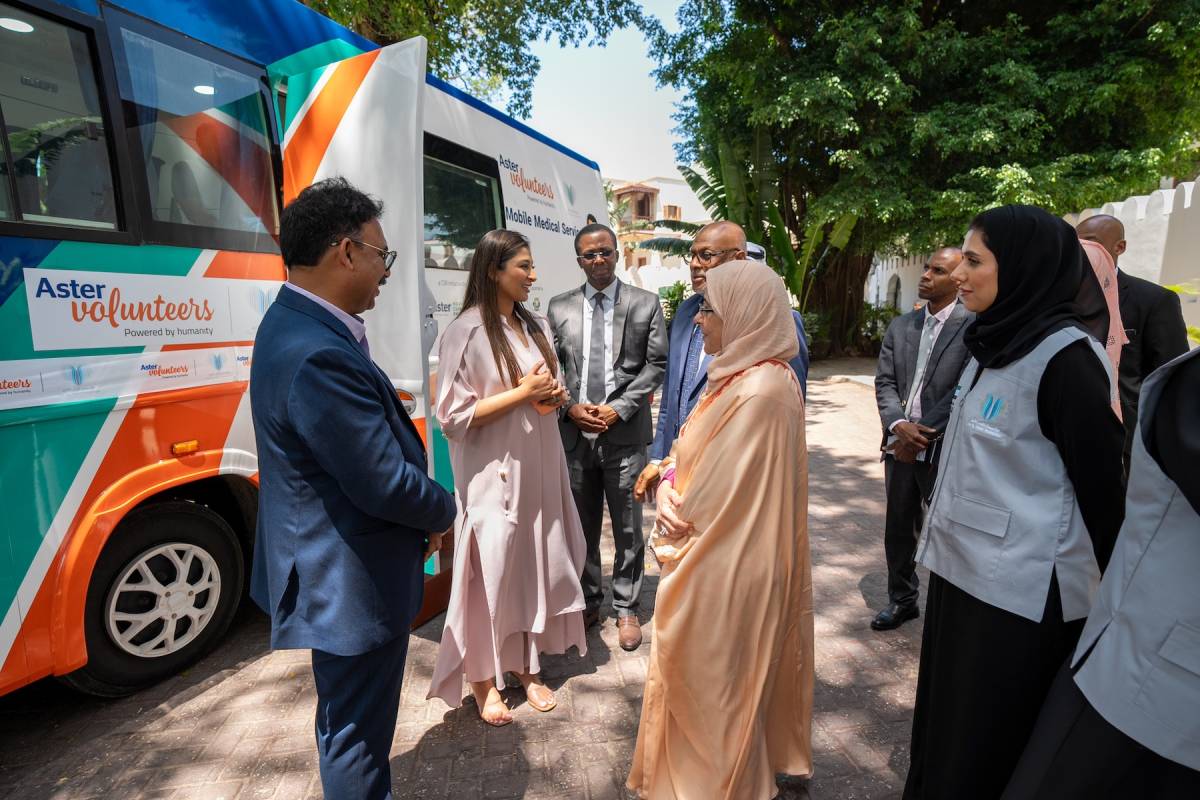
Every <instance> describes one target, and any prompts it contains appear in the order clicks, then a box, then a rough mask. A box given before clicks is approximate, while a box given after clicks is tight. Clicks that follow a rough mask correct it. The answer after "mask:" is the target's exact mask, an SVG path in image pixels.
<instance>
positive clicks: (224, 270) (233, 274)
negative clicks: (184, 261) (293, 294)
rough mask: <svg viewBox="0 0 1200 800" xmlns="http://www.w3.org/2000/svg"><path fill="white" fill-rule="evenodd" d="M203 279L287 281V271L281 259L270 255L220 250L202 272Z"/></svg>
mask: <svg viewBox="0 0 1200 800" xmlns="http://www.w3.org/2000/svg"><path fill="white" fill-rule="evenodd" d="M204 277H206V278H246V279H251V280H259V281H282V280H287V271H286V270H285V269H284V268H283V258H281V257H280V256H277V255H273V254H271V253H238V252H234V251H231V250H222V251H220V252H218V253H217V255H216V257H214V258H213V260H212V263H210V264H209V265H208V269H206V270H204Z"/></svg>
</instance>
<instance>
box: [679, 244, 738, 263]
mask: <svg viewBox="0 0 1200 800" xmlns="http://www.w3.org/2000/svg"><path fill="white" fill-rule="evenodd" d="M736 252H737V248H736V247H730V248H727V249H725V250H689V251H688V262H689V263H690V262H692V261H695V262H696V263H698V264H702V265H705V266H707V265H709V264H712V263H713V262H715V261H716V260H717V259H718V258H720V257H721V256H723V255H725V254H726V253H736Z"/></svg>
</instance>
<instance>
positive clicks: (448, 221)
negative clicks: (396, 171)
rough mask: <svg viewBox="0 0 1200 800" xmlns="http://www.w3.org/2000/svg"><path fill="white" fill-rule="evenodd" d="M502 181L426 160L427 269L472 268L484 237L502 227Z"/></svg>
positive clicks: (448, 164)
mask: <svg viewBox="0 0 1200 800" xmlns="http://www.w3.org/2000/svg"><path fill="white" fill-rule="evenodd" d="M500 220H501V217H500V190H499V181H498V180H497V179H496V178H495V177H493V176H491V175H485V174H483V173H480V172H475V171H474V170H469V169H464V168H463V167H459V166H456V165H454V164H450V163H447V162H445V161H442V160H440V159H437V158H432V157H430V156H425V266H426V267H428V268H433V269H460V270H467V269H470V268H471V260H470V259H471V254H472V253H473V252H474V247H475V245H476V244H478V243H479V240H480V239H481V238H482V237H483V235H484V234H485V233H487V232H488V231H490V230H493V229H495V228H499V227H501V222H500Z"/></svg>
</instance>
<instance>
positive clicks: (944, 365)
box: [871, 247, 975, 631]
mask: <svg viewBox="0 0 1200 800" xmlns="http://www.w3.org/2000/svg"><path fill="white" fill-rule="evenodd" d="M960 260H962V252H961V251H960V250H958V249H957V248H953V247H945V248H942V249H941V250H938V251H937V252H936V253H934V254H933V255H932V256H930V258H929V261H928V262H927V263H926V264H925V272H924V273H923V274H922V275H921V282H920V284H919V285H918V287H917V294H918V295H919V296H920V297H921V299H922V300H925V301H927V302H926V304H925V307H924V308H921V309H918V310H916V311H910V312H909V313H907V314H904V315H903V316H900V317H897V318H896V319H894V320H892V324H891V325H889V326H888V329H887V333H885V334H884V336H883V347H882V349H881V350H880V352H879V365H878V367H877V369H876V373H875V399H876V401H877V402H878V404H879V419H880V422H882V423H883V445H882V450H883V456H882V457H883V475H884V486H885V487H886V488H885V492H886V494H887V518H886V521H885V523H884V534H883V549H884V553H885V555H886V557H887V567H888V605H887V607H886V608H884V609H883V610H882V611H880V612H879V613H878V614H877V615H876V616H875V619H873V620H872V621H871V627H872V628H874V629H875V630H877V631H886V630H891V629H892V628H896V627H899V626H900V625H903V624H904V623H905V622H907V621H908V620H910V619H916V617H917V615H918V612H917V590H918V586H919V582H918V579H917V568H916V564H915V562H914V561H913V557H914V555H915V553H916V548H917V538H918V536H920V534H921V524H922V522H923V521H924V516H925V505H926V499H927V498H928V497H929V494H930V492H931V491H932V489H933V481H934V476H935V474H936V471H937V446H936V445H935V444H934V443H935V442H936V441H937V440H938V439H939V438H940V437H941V435H942V434H943V433H945V430H946V424H947V423H948V422H949V421H950V402H951V400H953V398H954V387H955V386H956V385H957V383H958V376H959V375H961V374H962V371H963V367H964V366H966V363H967V360H968V359H969V358H970V354H969V353H968V352H967V348H966V345H965V344H963V331H964V330H965V329H966V327H967V324H968V323H969V322H970V321H971V320H972V319H974V318H975V315H974V314H972V313H970V312H969V311H967V310H966V309H965V308H964V307H963V306H962V304H961V303H958V302H956V301H957V299H958V287H957V285H956V284H955V282H954V280H953V279H952V278H951V277H950V274H951V273H952V272H954V268H955V267H957V266H958V263H959V261H960Z"/></svg>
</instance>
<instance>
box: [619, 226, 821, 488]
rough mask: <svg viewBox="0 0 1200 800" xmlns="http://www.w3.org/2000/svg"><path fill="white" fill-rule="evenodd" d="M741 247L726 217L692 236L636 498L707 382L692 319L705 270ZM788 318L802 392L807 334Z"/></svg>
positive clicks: (738, 230)
mask: <svg viewBox="0 0 1200 800" xmlns="http://www.w3.org/2000/svg"><path fill="white" fill-rule="evenodd" d="M746 247H747V242H746V232H745V231H744V230H742V226H741V225H738V224H737V223H736V222H728V221H725V220H722V221H719V222H712V223H709V224H708V225H705V226H704V227H703V228H701V229H700V231H699V232H698V233H697V234H696V238H695V239H694V240H693V241H692V247H691V250H690V251H689V252H688V264H689V266H690V268H691V276H692V291H693V292H695V294H693V295H692V296H691V297H689V298H687V299H686V300H684V301H683V302H682V303H680V304H679V308H678V309H676V311H675V316H674V317H672V318H671V327H670V329H669V330H668V332H667V336H668V347H667V378H666V381H665V382H664V383H663V386H662V399H661V401H660V403H659V406H658V427H657V429H656V430H655V434H654V443H653V444H652V445H650V463H649V464H648V465H646V468H645V469H644V470H642V474H641V475H640V476H639V477H638V481H637V484H636V486H635V487H634V498H635V499H637V500H643V499H645V497H646V492H647V491H649V490H652V489H653V488H654V487H655V486H656V485H657V484H658V479H659V466H658V465H659V462H660V461H662V459H664V458H666V457H667V456H668V455H670V453H671V445H673V444H674V443H675V437H677V436H678V435H679V429H680V427H682V426H683V422H684V420H686V419H687V416H688V414H690V413H691V411H692V408H693V407H694V406H695V405H696V401H697V400H698V399H699V398H700V395H701V394H702V393H703V391H704V387H705V385H706V384H707V383H708V362H709V361H711V360H712V357H711V356H709V355H707V354H705V352H704V339H703V337H702V336H701V335H700V327H699V326H698V325H696V323H695V317H696V313H697V312H698V311H699V309H700V303H701V301H703V300H704V289H705V287H706V285H707V284H706V282H705V277H704V275H705V273H706V272H708V271H709V270H710V269H713V268H714V267H718V266H720V265H721V264H724V263H726V262H728V261H742V260H745V259H746V258H747V254H746ZM792 318H793V319H794V320H795V323H796V338H797V340H798V343H799V345H800V352H799V353H797V354H796V357H795V358H793V359H792V360H791V361H790V362H788V363H789V364H791V367H792V370H793V371H794V372H795V373H796V378H797V379H798V380H799V381H800V390H801V391H802V392H805V391H807V382H808V339H807V338H806V337H805V335H804V322H803V321H802V320H801V319H800V313H799V312H797V311H793V312H792Z"/></svg>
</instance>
